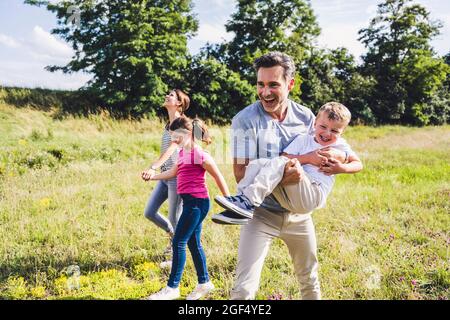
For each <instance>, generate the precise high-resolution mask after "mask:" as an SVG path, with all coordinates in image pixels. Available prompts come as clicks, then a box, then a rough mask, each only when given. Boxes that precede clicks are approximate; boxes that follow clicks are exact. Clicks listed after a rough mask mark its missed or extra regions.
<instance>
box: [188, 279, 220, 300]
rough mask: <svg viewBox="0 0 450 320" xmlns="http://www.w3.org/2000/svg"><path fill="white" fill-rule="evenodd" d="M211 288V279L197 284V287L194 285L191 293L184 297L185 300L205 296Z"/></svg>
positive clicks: (212, 288)
mask: <svg viewBox="0 0 450 320" xmlns="http://www.w3.org/2000/svg"><path fill="white" fill-rule="evenodd" d="M212 290H214V285H213V283H212V282H211V281H208V282H206V283H202V284H198V285H197V287H195V289H194V290H193V291H192V292H191V293H189V295H188V296H187V297H186V300H198V299H200V298H202V297H204V296H206V295H207V294H208V293H210V292H211V291H212Z"/></svg>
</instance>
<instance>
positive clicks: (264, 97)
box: [257, 66, 294, 114]
mask: <svg viewBox="0 0 450 320" xmlns="http://www.w3.org/2000/svg"><path fill="white" fill-rule="evenodd" d="M293 86H294V79H288V80H286V79H285V77H284V69H283V67H281V66H275V67H271V68H259V70H258V75H257V90H258V97H259V99H260V100H261V103H262V105H263V107H264V110H265V111H266V112H267V113H270V114H272V113H275V114H279V113H281V112H283V111H284V110H283V106H284V105H285V104H286V101H287V97H288V95H289V91H291V89H292V88H293Z"/></svg>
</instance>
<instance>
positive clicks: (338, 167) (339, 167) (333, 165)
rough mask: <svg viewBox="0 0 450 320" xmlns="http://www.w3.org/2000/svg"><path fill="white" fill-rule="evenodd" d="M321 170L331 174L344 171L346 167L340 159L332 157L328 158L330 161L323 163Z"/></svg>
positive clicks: (328, 174)
mask: <svg viewBox="0 0 450 320" xmlns="http://www.w3.org/2000/svg"><path fill="white" fill-rule="evenodd" d="M319 171H320V172H322V173H323V174H325V175H326V176H331V175H333V174H338V173H342V172H344V167H343V164H342V163H341V162H340V161H337V160H336V159H334V158H330V159H328V162H327V163H326V164H325V165H321V166H320V167H319Z"/></svg>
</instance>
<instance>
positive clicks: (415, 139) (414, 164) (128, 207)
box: [0, 102, 450, 299]
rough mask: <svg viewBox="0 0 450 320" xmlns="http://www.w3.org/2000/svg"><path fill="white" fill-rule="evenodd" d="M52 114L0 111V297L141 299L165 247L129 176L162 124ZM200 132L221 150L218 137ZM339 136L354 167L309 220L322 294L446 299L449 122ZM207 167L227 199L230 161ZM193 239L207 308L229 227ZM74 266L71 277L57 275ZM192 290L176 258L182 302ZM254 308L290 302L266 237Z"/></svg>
mask: <svg viewBox="0 0 450 320" xmlns="http://www.w3.org/2000/svg"><path fill="white" fill-rule="evenodd" d="M57 114H58V112H56V111H54V110H53V111H52V110H51V109H49V110H47V111H42V110H40V111H39V110H36V109H31V108H28V107H22V108H15V107H13V106H12V105H10V104H7V103H1V102H0V148H1V149H0V150H1V152H0V299H142V298H144V297H146V296H147V295H149V294H151V293H153V292H155V291H157V290H159V289H160V288H162V287H163V286H165V284H166V281H167V278H168V270H161V269H160V268H159V266H158V265H159V263H160V262H161V261H163V258H164V257H163V255H162V252H163V251H164V248H165V247H166V246H167V245H168V243H169V239H168V237H167V236H166V235H165V233H164V232H163V231H161V230H160V229H158V228H157V227H156V226H155V225H153V224H152V223H150V222H149V221H148V220H147V219H145V218H144V216H143V210H144V206H145V203H146V201H147V197H148V195H149V193H150V192H151V190H152V188H153V187H154V185H155V182H148V183H145V182H143V181H142V180H141V179H140V172H141V171H142V170H143V169H144V168H146V167H147V166H148V165H150V164H151V162H152V160H154V159H155V158H156V157H157V155H158V152H159V146H160V135H161V130H162V127H163V124H162V122H158V121H156V120H148V119H144V120H142V121H130V120H123V121H117V120H112V119H111V118H110V117H109V116H108V115H106V114H100V115H92V116H88V117H75V116H64V117H61V116H55V115H57ZM213 129H214V130H213V131H214V132H215V133H216V137H217V139H216V141H215V143H216V144H221V143H223V142H224V141H222V139H223V138H222V137H223V136H225V137H226V129H227V128H225V127H222V128H218V127H214V128H213ZM218 133H221V134H218ZM221 136H222V137H221ZM345 137H346V138H347V140H348V141H349V143H350V144H351V145H352V146H353V148H354V150H356V151H357V152H358V154H359V155H360V157H361V159H362V160H363V163H364V165H365V169H364V171H363V172H361V173H359V174H356V175H342V176H339V177H338V178H337V181H336V184H335V188H334V190H333V193H332V194H331V196H330V197H329V199H328V204H327V206H326V208H324V209H321V210H318V211H316V212H315V213H314V222H315V226H316V232H317V238H318V249H319V260H320V279H321V286H322V292H323V297H324V298H325V299H448V298H449V296H450V270H449V245H450V215H449V212H450V165H449V164H450V162H449V158H450V126H443V127H426V128H407V127H397V126H386V127H378V128H373V127H351V128H349V129H348V130H347V132H346V133H345ZM224 155H225V153H223V154H222V155H220V156H222V157H223V156H224ZM217 156H218V154H216V159H217ZM220 168H221V169H222V172H223V173H224V175H225V177H226V180H227V182H228V183H229V185H230V187H231V189H232V190H235V183H234V180H233V176H232V170H231V165H230V164H221V165H220ZM208 183H209V187H210V189H209V190H210V194H211V195H216V194H218V189H217V187H216V186H215V185H214V183H213V181H212V180H211V179H210V178H209V180H208ZM162 211H163V212H167V207H166V205H164V206H163V207H162ZM218 211H219V207H218V206H217V205H216V204H214V205H213V208H212V210H211V213H213V212H218ZM211 213H210V215H211ZM203 230H204V231H203V245H204V247H205V250H206V253H207V258H208V267H209V271H210V275H211V278H212V281H213V282H214V284H215V285H216V287H217V290H216V291H215V292H214V294H213V295H211V296H210V297H209V298H211V299H228V298H229V291H230V289H231V287H232V285H233V276H234V269H235V265H236V258H237V246H238V239H239V227H238V226H222V225H216V224H214V223H213V222H212V221H211V220H210V219H209V218H207V219H206V220H205V223H204V229H203ZM74 265H75V266H78V267H79V270H80V276H79V277H76V276H71V275H70V274H68V273H67V270H68V267H69V266H74ZM195 285H196V274H195V270H194V267H193V263H192V260H191V258H190V256H188V263H187V268H186V270H185V273H184V276H183V280H182V284H181V293H182V295H183V296H185V295H186V294H187V293H188V292H189V291H190V290H191V289H193V287H194V286H195ZM257 298H258V299H280V298H281V299H299V298H300V295H299V290H298V284H297V281H296V279H295V277H294V275H293V267H292V264H291V261H290V257H289V254H288V251H287V248H286V247H285V245H284V243H283V242H281V241H279V240H276V241H274V242H273V244H272V247H271V250H270V252H269V255H268V257H267V259H266V263H265V267H264V270H263V274H262V279H261V287H260V290H259V292H258V296H257Z"/></svg>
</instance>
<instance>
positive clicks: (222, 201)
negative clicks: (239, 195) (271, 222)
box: [214, 196, 253, 219]
mask: <svg viewBox="0 0 450 320" xmlns="http://www.w3.org/2000/svg"><path fill="white" fill-rule="evenodd" d="M214 200H215V201H216V202H217V203H218V204H219V206H221V207H222V208H224V209H227V210H231V211H233V212H234V213H237V214H239V215H241V216H242V217H245V218H248V219H252V218H253V213H251V212H248V211H246V210H244V209H242V208H239V207H238V206H237V205H235V204H234V203H231V202H230V201H228V200H227V199H226V198H225V197H223V196H216V197H215V198H214Z"/></svg>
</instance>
